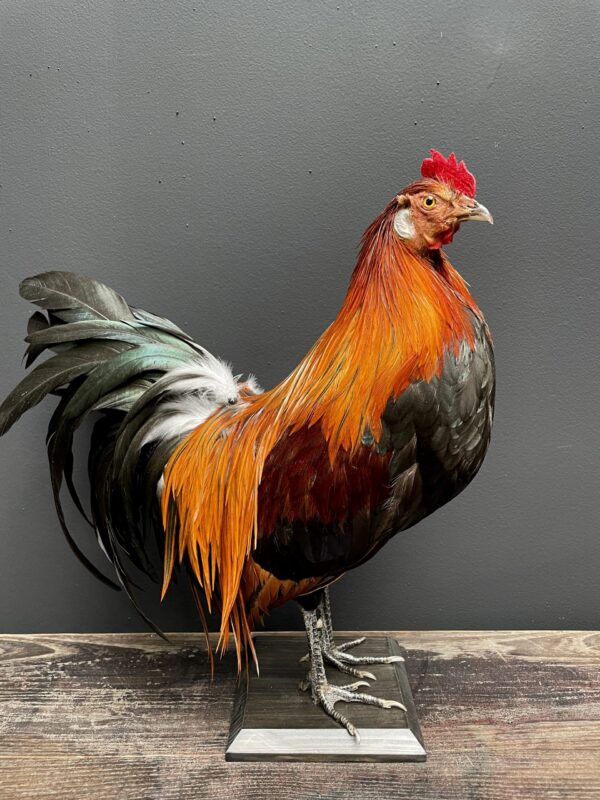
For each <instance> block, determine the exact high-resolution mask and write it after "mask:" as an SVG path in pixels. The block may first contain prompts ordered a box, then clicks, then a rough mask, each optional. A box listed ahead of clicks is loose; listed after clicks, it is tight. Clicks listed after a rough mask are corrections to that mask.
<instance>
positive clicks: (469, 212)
mask: <svg viewBox="0 0 600 800" xmlns="http://www.w3.org/2000/svg"><path fill="white" fill-rule="evenodd" d="M458 219H459V221H460V222H467V221H468V220H471V219H472V220H481V222H489V223H490V225H493V224H494V218H493V217H492V215H491V214H490V212H489V211H488V210H487V208H486V207H485V206H484V205H482V204H481V203H478V202H477V201H476V200H473V201H472V202H471V204H470V205H468V206H466V207H464V206H463V209H461V211H460V213H459V215H458Z"/></svg>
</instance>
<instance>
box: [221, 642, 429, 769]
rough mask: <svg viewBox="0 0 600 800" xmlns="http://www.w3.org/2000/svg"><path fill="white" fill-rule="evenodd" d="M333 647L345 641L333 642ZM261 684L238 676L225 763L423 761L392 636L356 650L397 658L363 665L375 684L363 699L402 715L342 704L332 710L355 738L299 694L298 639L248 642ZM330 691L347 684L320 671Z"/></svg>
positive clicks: (302, 647)
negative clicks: (384, 703)
mask: <svg viewBox="0 0 600 800" xmlns="http://www.w3.org/2000/svg"><path fill="white" fill-rule="evenodd" d="M338 641H339V643H342V642H343V641H344V639H343V638H342V637H339V640H338ZM254 645H255V648H256V653H257V656H258V659H259V663H260V676H258V675H256V672H255V670H254V669H250V670H249V672H248V673H246V672H244V674H243V675H242V679H241V681H240V684H239V686H238V688H237V692H236V699H235V703H234V710H233V714H232V721H231V732H230V737H229V742H228V745H227V750H226V753H225V758H226V760H228V761H275V760H285V761H327V762H332V761H343V762H348V761H362V762H364V761H378V762H383V761H392V762H397V761H425V759H426V753H425V750H424V748H423V738H422V736H421V731H420V728H419V722H418V719H417V714H416V710H415V706H414V702H413V698H412V693H411V689H410V684H409V681H408V675H407V672H406V664H405V661H404V659H405V657H406V653H405V651H404V650H402V648H400V647H399V645H398V643H397V641H396V640H395V639H393V638H392V637H391V636H369V638H368V640H367V641H366V642H363V643H362V645H361V647H360V654H361V655H366V656H377V657H381V656H399V657H400V658H401V660H400V661H397V662H395V663H393V664H378V665H372V664H371V665H369V668H370V669H371V670H372V672H373V674H374V675H376V682H375V681H371V683H372V686H371V688H365V689H363V691H365V692H368V693H369V694H374V695H375V696H377V697H381V698H384V699H386V700H396V701H397V702H400V703H402V704H403V705H404V706H405V707H406V711H405V710H404V709H397V708H395V709H384V708H378V707H377V706H370V705H363V704H356V705H352V704H347V703H342V704H340V705H339V706H337V708H339V709H340V711H341V713H343V714H346V715H348V717H349V719H350V720H351V721H352V723H353V724H354V725H355V726H356V728H357V729H358V731H359V736H360V739H359V740H357V739H356V738H354V737H352V736H349V735H348V733H347V732H346V731H345V730H344V729H343V728H341V727H340V725H338V724H337V723H336V722H335V721H334V720H332V719H331V717H329V716H327V715H326V714H324V713H323V712H322V710H321V709H319V708H318V707H317V706H315V705H314V703H313V702H312V699H311V697H310V693H309V692H304V691H302V692H300V691H298V684H299V683H300V681H302V680H303V679H304V678H305V677H306V674H307V665H306V663H301V660H302V657H303V656H305V655H306V644H305V642H304V641H303V640H302V639H300V638H299V637H297V636H276V637H272V636H271V637H268V638H267V637H266V636H261V635H260V634H258V635H257V636H256V637H255V639H254ZM326 669H327V676H328V680H329V681H330V683H331V684H333V685H335V684H338V685H340V684H344V683H348V682H352V681H353V680H354V679H353V678H349V677H348V676H347V675H345V674H341V673H340V672H338V671H337V670H336V669H333V668H330V667H327V668H326Z"/></svg>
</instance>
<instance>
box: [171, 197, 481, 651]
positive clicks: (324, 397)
mask: <svg viewBox="0 0 600 800" xmlns="http://www.w3.org/2000/svg"><path fill="white" fill-rule="evenodd" d="M396 211H397V204H396V202H395V201H392V202H391V203H390V204H389V205H388V207H387V208H386V209H385V211H384V212H383V213H382V214H381V216H380V217H379V218H378V219H377V220H375V222H374V223H373V224H372V225H371V226H370V227H369V228H368V230H367V231H366V233H365V235H364V237H363V242H362V246H361V250H360V254H359V258H358V262H357V266H356V269H355V270H354V273H353V275H352V279H351V282H350V287H349V289H348V293H347V295H346V298H345V300H344V303H343V306H342V309H341V311H340V313H339V315H338V316H337V318H336V319H335V321H334V322H333V323H332V324H331V325H330V326H329V328H328V329H327V330H326V331H325V332H324V333H323V334H322V336H321V337H320V338H319V340H318V341H317V342H316V344H315V345H314V346H313V348H312V349H311V350H310V351H309V353H308V354H307V355H306V356H305V357H304V358H303V359H302V361H301V362H300V364H299V365H298V366H297V367H296V369H295V370H294V371H293V372H292V373H291V374H290V375H289V376H288V377H287V378H286V379H285V380H283V381H282V382H281V383H280V384H279V385H277V386H276V387H274V388H273V389H271V390H270V391H267V392H264V393H263V394H260V395H256V396H252V397H249V398H248V399H247V402H246V404H245V405H244V406H242V407H240V408H237V407H232V408H231V409H230V408H225V409H223V410H221V411H219V412H217V413H215V414H214V415H213V416H212V417H211V418H209V419H208V420H207V421H206V422H205V423H203V424H202V425H201V426H199V427H198V428H196V430H194V431H193V432H192V433H191V434H190V435H189V436H187V438H186V439H184V441H183V442H182V443H181V444H180V446H179V447H178V448H177V449H176V451H175V452H174V453H173V455H172V457H171V459H170V460H169V463H168V465H167V467H166V470H165V489H164V491H163V501H162V503H163V518H164V523H165V526H166V525H167V521H168V517H169V514H170V513H172V512H173V511H175V512H176V517H177V520H176V535H177V539H178V542H177V558H178V559H179V561H182V560H183V559H184V558H185V557H187V559H188V560H189V563H190V565H191V568H192V570H193V573H194V575H195V577H196V579H197V581H198V583H199V584H200V586H201V587H202V590H203V593H204V596H205V599H206V602H207V605H208V608H209V609H211V608H212V606H213V604H216V605H217V607H218V608H219V610H220V613H221V631H220V638H219V648H220V649H221V650H223V649H224V648H225V647H226V646H227V643H228V639H229V635H230V630H231V631H233V634H234V638H235V645H236V649H237V653H238V664H241V652H242V649H243V648H244V646H245V645H248V644H249V646H250V648H251V642H250V641H249V640H250V624H251V623H252V624H253V623H254V622H255V621H256V618H257V614H258V613H259V612H258V611H257V609H262V608H268V607H269V604H270V603H271V602H272V601H273V600H274V597H275V596H277V597H279V598H281V597H284V596H285V597H286V598H287V597H289V596H292V595H293V594H294V591H295V590H294V587H292V586H288V585H287V584H289V583H290V582H289V581H288V582H281V581H277V579H276V578H273V576H271V575H269V573H266V572H265V571H264V570H260V568H259V567H258V566H257V565H255V564H254V562H252V560H251V553H252V550H253V547H254V546H255V545H256V542H257V540H258V538H259V537H260V536H261V535H268V534H269V532H270V526H272V525H273V524H274V522H275V521H276V519H277V517H278V516H279V517H285V518H288V519H290V518H294V516H296V517H300V518H308V517H309V516H310V514H312V513H313V512H314V511H315V508H314V504H315V503H316V504H317V506H319V509H318V510H319V512H320V513H321V514H325V513H326V509H328V508H329V509H330V513H331V514H336V513H341V512H340V509H341V507H342V506H343V504H344V503H346V502H349V495H354V496H355V498H356V500H355V502H357V503H359V504H360V503H371V502H375V501H376V500H377V497H376V496H375V495H377V492H378V491H381V492H384V490H385V481H386V475H387V470H386V464H387V462H386V459H385V458H384V457H381V456H377V455H376V454H374V453H373V452H372V451H371V450H368V449H367V448H364V447H362V448H361V446H360V444H361V439H362V436H363V434H364V432H365V429H367V428H368V429H369V430H370V431H371V433H372V434H373V436H374V437H375V439H377V438H378V436H379V435H380V432H381V416H382V413H383V411H384V409H385V406H386V404H387V402H388V400H389V399H390V398H392V397H398V396H399V395H400V394H401V393H402V392H403V391H404V389H405V388H406V387H407V386H408V385H409V383H411V382H413V381H417V380H430V379H431V378H432V377H433V376H434V375H436V374H438V373H439V371H440V369H441V367H442V361H443V356H444V353H445V351H446V350H447V349H448V348H452V347H454V348H458V345H459V342H460V341H461V340H464V339H466V340H467V341H468V342H471V343H472V342H473V331H472V325H471V323H470V321H469V318H468V314H467V313H466V307H468V308H470V309H471V310H472V311H473V312H474V313H475V314H479V311H478V309H477V307H476V305H475V303H474V301H473V299H472V298H471V296H470V294H469V292H468V289H467V286H466V284H465V282H464V281H463V280H462V278H461V277H460V276H459V275H458V273H457V272H456V271H455V270H454V269H453V267H452V266H451V265H450V263H449V262H448V261H447V259H446V257H445V256H444V255H443V254H440V261H439V263H438V264H437V268H434V267H433V266H432V264H431V262H429V261H428V260H427V259H425V258H424V257H420V256H419V255H417V254H416V253H414V252H413V251H411V250H410V248H409V247H408V246H407V245H406V244H405V243H403V241H402V240H401V239H400V238H399V237H398V236H397V234H396V233H395V232H394V230H393V218H394V214H395V212H396ZM288 447H289V448H290V449H291V452H294V450H295V452H296V454H300V453H302V452H303V450H304V452H309V451H310V450H311V448H312V450H313V451H314V452H313V453H312V455H310V457H308V456H307V457H306V458H305V462H306V463H310V465H312V466H311V469H312V472H311V469H306V470H304V471H303V470H302V469H299V470H298V472H297V474H293V472H292V471H291V470H290V468H289V465H290V463H291V462H290V459H288V464H287V467H288V469H287V471H286V470H284V471H283V472H282V470H281V462H282V461H283V460H285V459H286V453H287V449H288ZM292 460H293V459H292ZM357 465H358V466H360V469H359V470H357V472H358V473H360V474H364V471H365V470H366V471H367V472H369V473H372V472H373V471H374V474H375V478H376V480H370V481H366V482H364V481H363V484H360V477H357V478H355V479H354V480H355V481H359V484H358V489H357V490H356V491H354V490H353V491H351V492H348V491H347V486H348V481H347V480H346V479H345V478H344V477H343V475H348V471H349V467H350V466H352V467H355V466H357ZM326 468H327V469H326ZM327 470H328V471H327ZM324 471H325V472H326V473H327V474H328V475H329V476H330V479H331V481H332V486H331V487H330V489H331V491H328V493H327V496H324V497H323V496H322V497H321V499H319V497H318V495H317V499H315V497H314V496H311V497H310V498H309V494H310V492H309V489H310V483H311V481H314V480H315V476H316V474H318V472H324ZM282 474H283V476H284V479H283V482H282V481H281V475H282ZM336 476H338V478H337V479H336ZM263 480H264V483H263ZM336 480H337V483H336ZM344 487H346V488H344ZM378 487H379V488H378ZM354 489H356V487H354ZM332 492H333V501H332ZM336 492H337V495H336ZM311 504H312V505H311ZM173 561H174V558H170V559H166V560H165V565H166V566H165V574H164V582H163V595H164V592H166V590H167V587H168V585H169V581H170V577H171V571H172V568H173ZM314 584H315V582H312V583H311V582H308V583H307V586H302V587H300V586H299V585H296V587H297V588H298V594H301V593H302V591H306V590H307V588H310V586H312V585H314ZM300 589H301V590H302V591H300ZM249 597H253V598H254V601H255V602H254V605H252V607H251V609H249V607H248V599H249Z"/></svg>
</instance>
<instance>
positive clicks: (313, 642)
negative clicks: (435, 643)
mask: <svg viewBox="0 0 600 800" xmlns="http://www.w3.org/2000/svg"><path fill="white" fill-rule="evenodd" d="M302 613H303V616H304V624H305V626H306V633H307V637H308V650H309V653H310V657H309V664H310V672H309V673H308V676H307V678H306V679H305V680H304V681H302V682H301V683H300V686H299V688H300V689H301V690H304V691H306V690H308V689H310V691H311V694H312V699H313V702H314V703H315V704H316V705H319V706H321V708H322V709H323V711H324V712H325V713H326V714H328V715H329V716H330V717H331V719H333V720H335V721H336V722H337V723H339V724H340V725H341V726H342V727H344V728H345V729H346V730H347V731H348V733H349V734H350V736H354V737H355V739H356V740H357V741H359V735H358V731H357V730H356V728H355V727H354V725H353V724H352V723H351V722H350V721H349V720H348V719H347V718H346V717H345V716H344V715H343V714H340V712H339V711H336V709H335V704H336V703H339V702H343V703H365V704H366V705H369V706H378V707H379V708H399V709H400V710H401V711H406V707H405V706H404V705H402V703H399V702H398V701H397V700H384V699H383V698H381V697H374V696H373V695H371V694H365V693H364V692H358V691H357V689H359V688H360V687H362V686H368V685H369V684H368V683H367V682H366V681H364V680H359V681H355V682H354V683H350V684H347V685H345V686H337V685H336V684H332V683H329V681H328V680H327V675H326V672H325V662H326V661H327V662H329V663H331V664H333V665H334V666H338V664H339V665H341V667H339V666H338V669H340V668H341V669H342V671H343V672H350V674H352V675H359V676H361V677H364V676H365V675H369V676H370V677H372V678H374V677H375V676H374V675H370V673H365V672H364V671H363V672H361V671H359V670H357V669H356V668H355V667H353V666H352V665H351V664H352V663H361V662H360V661H359V660H358V659H357V658H356V657H355V656H350V655H349V654H348V653H347V652H346V649H347V648H348V644H349V643H346V648H345V649H344V645H341V647H335V646H334V645H333V643H332V640H331V639H329V640H324V637H323V628H324V626H323V620H322V618H321V616H320V615H319V614H318V613H317V611H316V610H306V609H303V611H302ZM348 658H350V659H353V661H352V662H351V663H350V664H348V663H345V659H348ZM397 660H398V656H387V657H385V658H384V659H377V658H373V659H372V660H371V661H369V662H367V663H376V664H380V663H385V664H389V663H391V661H397Z"/></svg>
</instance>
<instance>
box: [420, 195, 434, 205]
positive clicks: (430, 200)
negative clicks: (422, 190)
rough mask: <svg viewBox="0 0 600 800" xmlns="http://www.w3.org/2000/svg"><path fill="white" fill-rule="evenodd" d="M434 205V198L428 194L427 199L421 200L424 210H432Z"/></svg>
mask: <svg viewBox="0 0 600 800" xmlns="http://www.w3.org/2000/svg"><path fill="white" fill-rule="evenodd" d="M435 203H436V199H435V197H432V195H430V194H428V195H427V197H424V198H423V205H424V206H425V208H433V207H434V205H435Z"/></svg>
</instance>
